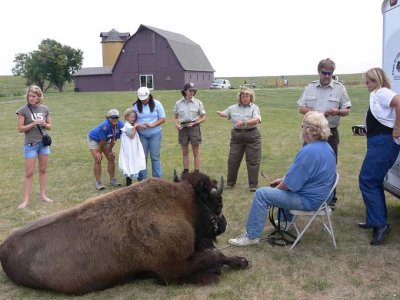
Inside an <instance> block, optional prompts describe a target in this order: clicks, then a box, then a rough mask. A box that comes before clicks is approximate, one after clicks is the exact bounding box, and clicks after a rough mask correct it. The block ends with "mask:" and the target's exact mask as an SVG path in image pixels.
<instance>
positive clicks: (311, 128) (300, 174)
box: [229, 111, 336, 246]
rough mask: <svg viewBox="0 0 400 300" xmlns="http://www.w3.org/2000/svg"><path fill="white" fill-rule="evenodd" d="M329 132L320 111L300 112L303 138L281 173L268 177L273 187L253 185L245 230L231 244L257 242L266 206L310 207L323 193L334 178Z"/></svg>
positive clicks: (321, 198)
mask: <svg viewBox="0 0 400 300" xmlns="http://www.w3.org/2000/svg"><path fill="white" fill-rule="evenodd" d="M330 134H331V131H330V129H329V126H328V121H327V120H326V118H325V116H324V114H323V113H320V112H317V111H310V112H308V113H306V114H305V115H304V119H303V123H302V130H301V134H300V138H301V139H302V141H304V142H305V144H306V145H305V146H304V147H302V148H301V149H300V150H299V152H298V153H297V155H296V157H295V159H294V162H293V163H292V165H291V166H290V167H289V170H288V171H287V172H286V174H285V176H284V177H282V178H278V179H275V180H274V181H272V183H271V186H273V187H262V188H259V189H257V191H256V193H255V194H254V197H253V202H252V204H251V207H250V212H249V214H248V217H247V222H246V231H245V232H244V233H243V234H242V235H240V236H239V237H237V238H235V239H230V240H229V243H230V244H231V245H234V246H248V245H252V244H257V243H258V242H259V241H260V236H261V234H262V232H263V230H264V226H265V220H266V218H267V216H268V209H269V207H270V206H275V207H279V208H283V209H284V210H285V211H286V215H287V216H288V220H289V221H290V220H291V218H292V216H291V215H290V214H289V212H288V210H290V209H297V210H307V211H313V210H316V209H318V207H320V205H321V203H322V201H323V200H324V199H325V198H326V197H327V195H328V193H329V190H330V188H331V187H332V185H333V183H334V181H335V178H336V159H335V153H334V152H333V150H332V148H331V146H329V144H328V142H327V140H328V138H329V136H330Z"/></svg>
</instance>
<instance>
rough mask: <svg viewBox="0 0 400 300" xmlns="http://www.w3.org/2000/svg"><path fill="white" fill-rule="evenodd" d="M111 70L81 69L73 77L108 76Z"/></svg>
mask: <svg viewBox="0 0 400 300" xmlns="http://www.w3.org/2000/svg"><path fill="white" fill-rule="evenodd" d="M111 70H112V67H94V68H83V69H80V70H79V71H78V72H76V73H75V74H74V75H73V76H90V75H109V74H111V73H112V72H111Z"/></svg>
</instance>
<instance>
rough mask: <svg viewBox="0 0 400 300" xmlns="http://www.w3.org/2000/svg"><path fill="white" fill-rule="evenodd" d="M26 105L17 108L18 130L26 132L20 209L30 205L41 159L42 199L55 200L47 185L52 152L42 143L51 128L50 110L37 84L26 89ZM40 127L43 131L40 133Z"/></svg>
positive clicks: (40, 180)
mask: <svg viewBox="0 0 400 300" xmlns="http://www.w3.org/2000/svg"><path fill="white" fill-rule="evenodd" d="M25 99H26V105H24V106H22V107H20V108H19V109H18V110H17V112H16V113H17V116H18V131H19V132H21V133H24V134H25V142H24V157H25V176H24V195H23V199H22V203H21V204H20V205H19V206H18V208H19V209H21V208H25V207H26V206H27V205H28V202H29V197H30V194H31V191H32V181H33V174H34V172H35V164H36V160H38V161H39V185H40V199H41V200H42V201H43V202H53V200H51V199H50V198H49V197H47V196H46V185H47V176H46V170H47V162H48V158H49V154H50V147H49V146H44V145H43V143H42V137H43V136H42V133H43V134H45V133H46V131H47V130H50V129H51V117H50V111H49V109H48V107H47V106H45V105H43V92H42V90H41V89H40V87H38V86H37V85H31V86H30V87H28V89H27V90H26V95H25ZM39 127H40V129H41V131H42V133H40V130H39Z"/></svg>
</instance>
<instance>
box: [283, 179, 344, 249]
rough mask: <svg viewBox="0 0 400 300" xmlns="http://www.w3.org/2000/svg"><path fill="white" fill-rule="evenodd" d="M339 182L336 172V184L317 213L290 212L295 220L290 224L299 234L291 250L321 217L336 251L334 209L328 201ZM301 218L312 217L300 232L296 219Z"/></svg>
mask: <svg viewBox="0 0 400 300" xmlns="http://www.w3.org/2000/svg"><path fill="white" fill-rule="evenodd" d="M338 182H339V173H337V172H336V179H335V182H334V184H333V186H332V188H331V189H330V191H329V194H328V196H327V197H326V198H325V200H324V202H322V204H321V206H320V207H319V208H318V209H317V210H316V211H304V210H289V213H290V214H292V215H293V220H292V222H291V223H290V224H291V226H293V227H294V228H295V230H296V232H297V238H296V240H295V241H294V242H293V244H292V246H291V247H290V249H289V250H292V249H293V248H294V246H296V244H297V243H298V242H299V241H300V239H301V237H302V236H303V234H304V233H305V232H306V230H307V229H308V227H310V225H311V223H312V222H313V221H314V219H315V218H316V217H317V216H320V217H321V220H322V224H323V225H324V228H325V229H326V230H327V231H328V233H329V235H330V236H331V239H332V242H333V246H334V247H335V249H336V240H335V235H334V234H333V226H332V221H331V214H332V209H331V208H330V207H329V205H328V204H327V201H328V200H329V198H330V197H331V195H332V194H333V191H334V190H335V188H336V186H337V184H338ZM299 216H309V217H311V218H310V219H309V221H308V223H307V224H306V226H305V227H304V228H303V230H301V231H300V230H299V228H298V227H297V225H296V219H297V217H299ZM323 216H325V217H326V219H327V221H328V225H329V227H328V225H326V224H325V222H324V218H323Z"/></svg>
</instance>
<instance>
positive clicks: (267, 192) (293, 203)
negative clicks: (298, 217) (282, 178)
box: [246, 187, 305, 239]
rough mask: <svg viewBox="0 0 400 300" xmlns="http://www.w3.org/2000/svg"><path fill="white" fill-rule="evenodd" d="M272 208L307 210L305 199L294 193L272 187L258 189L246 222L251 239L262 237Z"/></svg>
mask: <svg viewBox="0 0 400 300" xmlns="http://www.w3.org/2000/svg"><path fill="white" fill-rule="evenodd" d="M270 206H275V207H280V208H283V209H285V210H290V209H298V210H305V207H304V205H303V197H301V196H300V195H298V194H296V193H294V192H292V191H283V190H280V189H277V188H271V187H263V188H259V189H257V191H256V192H255V194H254V197H253V202H252V203H251V207H250V211H249V215H248V216H247V221H246V231H247V234H248V236H249V238H250V239H255V238H259V237H260V236H261V234H262V232H263V230H264V226H265V221H266V219H267V216H268V209H269V207H270ZM286 215H287V216H288V217H289V218H290V217H291V216H289V214H288V212H286Z"/></svg>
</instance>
